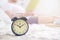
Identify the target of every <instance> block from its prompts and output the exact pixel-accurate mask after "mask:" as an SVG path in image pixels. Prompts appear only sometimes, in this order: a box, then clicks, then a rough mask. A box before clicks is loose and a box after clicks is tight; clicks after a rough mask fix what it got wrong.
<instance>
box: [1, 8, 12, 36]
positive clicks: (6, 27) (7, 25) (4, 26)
mask: <svg viewBox="0 0 60 40" xmlns="http://www.w3.org/2000/svg"><path fill="white" fill-rule="evenodd" d="M11 23H12V21H11V19H10V18H9V16H8V15H7V14H6V13H5V12H4V10H2V9H1V8H0V35H3V34H6V33H8V32H11ZM11 33H12V32H11Z"/></svg>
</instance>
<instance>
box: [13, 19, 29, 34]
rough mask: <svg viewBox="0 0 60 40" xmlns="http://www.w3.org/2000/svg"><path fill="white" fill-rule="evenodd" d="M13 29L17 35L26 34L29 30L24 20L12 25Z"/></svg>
mask: <svg viewBox="0 0 60 40" xmlns="http://www.w3.org/2000/svg"><path fill="white" fill-rule="evenodd" d="M12 29H13V31H14V33H15V34H19V35H20V34H24V33H25V32H26V31H27V29H28V25H27V22H26V21H24V20H16V21H14V22H13V24H12Z"/></svg>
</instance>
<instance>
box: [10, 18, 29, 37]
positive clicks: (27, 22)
mask: <svg viewBox="0 0 60 40" xmlns="http://www.w3.org/2000/svg"><path fill="white" fill-rule="evenodd" d="M17 20H23V19H17ZM17 20H15V21H17ZM15 21H13V22H12V25H11V29H12V32H13V33H14V34H15V35H16V36H22V35H25V34H26V33H27V32H28V29H29V25H28V22H27V21H25V20H23V21H25V22H26V23H27V26H28V27H27V30H26V32H25V33H23V34H17V33H15V32H14V30H13V24H14V22H15Z"/></svg>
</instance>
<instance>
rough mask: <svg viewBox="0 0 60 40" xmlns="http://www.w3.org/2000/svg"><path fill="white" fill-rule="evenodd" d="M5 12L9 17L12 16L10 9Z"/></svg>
mask: <svg viewBox="0 0 60 40" xmlns="http://www.w3.org/2000/svg"><path fill="white" fill-rule="evenodd" d="M5 12H6V14H7V15H8V16H9V17H10V18H11V19H12V18H13V13H12V12H11V11H5Z"/></svg>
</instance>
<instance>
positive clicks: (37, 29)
mask: <svg viewBox="0 0 60 40" xmlns="http://www.w3.org/2000/svg"><path fill="white" fill-rule="evenodd" d="M7 26H10V25H7ZM9 29H10V28H9ZM9 29H7V30H8V31H5V33H6V34H8V36H7V35H6V34H3V35H1V36H0V37H1V38H2V39H1V40H3V39H6V40H8V39H11V40H17V39H18V40H20V39H22V40H60V28H51V27H48V26H46V25H45V24H29V31H28V32H27V33H26V35H24V36H20V37H16V36H12V35H14V34H11V30H10V31H9ZM15 38H16V39H15Z"/></svg>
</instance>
